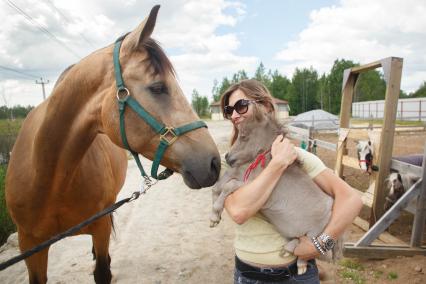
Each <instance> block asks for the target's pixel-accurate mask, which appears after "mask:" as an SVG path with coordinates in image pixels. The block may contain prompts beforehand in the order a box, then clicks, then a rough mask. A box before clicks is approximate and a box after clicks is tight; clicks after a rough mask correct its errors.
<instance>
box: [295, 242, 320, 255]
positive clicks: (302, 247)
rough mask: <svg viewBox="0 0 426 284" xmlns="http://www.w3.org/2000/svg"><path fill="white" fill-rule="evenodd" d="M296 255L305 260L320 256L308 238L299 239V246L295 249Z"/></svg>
mask: <svg viewBox="0 0 426 284" xmlns="http://www.w3.org/2000/svg"><path fill="white" fill-rule="evenodd" d="M294 255H295V256H297V257H298V258H300V259H303V260H310V259H313V258H316V257H318V256H319V255H320V253H319V252H318V250H317V249H316V248H315V245H314V244H313V243H312V241H311V240H310V239H309V238H308V237H307V236H303V237H300V238H299V245H298V246H297V247H296V248H295V249H294Z"/></svg>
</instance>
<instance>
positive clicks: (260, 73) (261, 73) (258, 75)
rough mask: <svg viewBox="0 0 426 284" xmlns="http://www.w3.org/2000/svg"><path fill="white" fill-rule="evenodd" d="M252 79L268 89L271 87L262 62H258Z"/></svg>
mask: <svg viewBox="0 0 426 284" xmlns="http://www.w3.org/2000/svg"><path fill="white" fill-rule="evenodd" d="M254 79H256V80H258V81H260V82H262V83H263V84H264V85H265V86H266V87H267V88H268V89H269V87H270V85H271V79H270V78H269V76H268V74H267V73H266V69H265V66H263V63H262V62H260V64H259V66H258V67H257V69H256V72H255V73H254Z"/></svg>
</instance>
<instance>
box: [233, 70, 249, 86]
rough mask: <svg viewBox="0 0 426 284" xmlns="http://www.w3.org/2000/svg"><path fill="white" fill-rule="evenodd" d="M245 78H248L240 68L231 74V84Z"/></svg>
mask: <svg viewBox="0 0 426 284" xmlns="http://www.w3.org/2000/svg"><path fill="white" fill-rule="evenodd" d="M246 79H248V76H247V73H246V71H244V70H243V69H241V70H239V71H238V72H237V73H235V74H234V75H233V76H232V80H231V84H235V83H238V82H240V81H242V80H246Z"/></svg>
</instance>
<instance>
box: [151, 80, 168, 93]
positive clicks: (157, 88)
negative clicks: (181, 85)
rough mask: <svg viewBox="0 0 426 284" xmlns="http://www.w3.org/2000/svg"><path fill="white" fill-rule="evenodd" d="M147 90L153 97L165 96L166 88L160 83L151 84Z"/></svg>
mask: <svg viewBox="0 0 426 284" xmlns="http://www.w3.org/2000/svg"><path fill="white" fill-rule="evenodd" d="M148 89H149V91H150V92H151V93H152V94H154V95H160V94H167V87H166V86H165V85H164V84H162V83H158V84H153V85H151V86H149V87H148Z"/></svg>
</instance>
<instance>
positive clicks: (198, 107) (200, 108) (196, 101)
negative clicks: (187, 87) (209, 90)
mask: <svg viewBox="0 0 426 284" xmlns="http://www.w3.org/2000/svg"><path fill="white" fill-rule="evenodd" d="M191 104H192V108H193V109H194V111H195V112H196V113H197V114H198V116H199V117H206V116H208V115H209V111H208V109H209V101H208V99H207V97H204V96H200V94H199V93H198V91H197V90H196V89H194V90H193V91H192V100H191Z"/></svg>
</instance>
